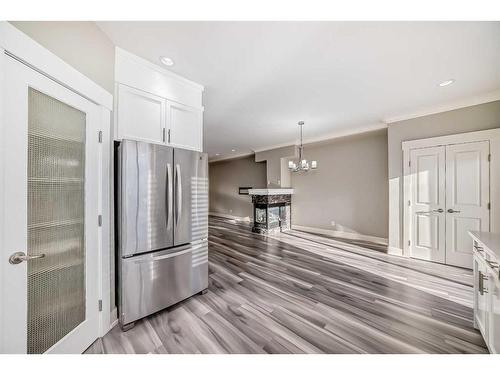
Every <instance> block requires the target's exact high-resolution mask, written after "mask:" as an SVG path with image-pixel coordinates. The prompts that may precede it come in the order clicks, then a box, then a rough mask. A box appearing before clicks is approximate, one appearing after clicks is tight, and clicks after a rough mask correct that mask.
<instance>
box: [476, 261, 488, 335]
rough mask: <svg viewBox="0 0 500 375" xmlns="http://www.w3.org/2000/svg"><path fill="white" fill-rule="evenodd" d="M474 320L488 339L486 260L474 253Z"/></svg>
mask: <svg viewBox="0 0 500 375" xmlns="http://www.w3.org/2000/svg"><path fill="white" fill-rule="evenodd" d="M473 259H474V320H475V322H476V324H477V328H479V330H480V331H481V333H482V334H483V337H484V340H485V341H486V342H487V341H488V332H487V328H488V327H487V324H486V322H487V313H488V311H487V310H488V306H487V300H488V298H487V296H488V294H487V293H488V291H487V279H488V276H487V269H486V263H485V261H484V260H483V259H482V258H481V257H480V256H479V255H476V254H474V258H473Z"/></svg>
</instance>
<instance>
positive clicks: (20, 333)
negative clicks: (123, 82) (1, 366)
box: [0, 57, 100, 353]
mask: <svg viewBox="0 0 500 375" xmlns="http://www.w3.org/2000/svg"><path fill="white" fill-rule="evenodd" d="M3 58H4V59H5V68H6V69H5V71H6V74H5V76H4V80H5V87H6V88H8V93H9V95H4V96H3V100H4V102H3V104H4V105H3V108H5V112H4V113H5V124H7V125H6V127H5V128H4V130H5V131H4V133H3V134H4V135H6V136H4V137H1V138H0V140H1V141H2V144H1V146H2V147H1V148H0V152H1V156H2V158H1V159H0V160H2V161H3V171H4V173H3V176H5V182H6V183H4V184H3V192H2V199H3V202H4V210H3V212H2V213H1V214H2V218H1V219H2V220H1V223H2V229H3V233H2V236H1V238H0V240H1V241H2V246H1V247H0V253H1V255H2V257H1V259H3V260H4V261H3V262H2V263H1V266H0V271H1V272H0V281H1V283H2V285H1V287H2V288H1V290H2V293H1V294H0V302H1V303H0V305H1V306H2V310H1V312H0V323H1V326H0V327H1V332H0V344H1V345H0V351H1V352H7V353H81V352H82V351H84V350H85V349H86V348H87V347H88V346H89V345H90V344H91V343H92V342H93V341H94V340H95V339H96V338H97V336H98V329H99V321H98V317H99V315H98V298H99V297H98V295H99V294H98V281H99V273H98V267H97V266H98V259H99V233H100V231H99V229H98V222H97V221H98V220H97V219H98V214H99V212H98V206H99V191H100V190H99V187H100V185H99V184H100V180H99V178H98V176H99V173H100V172H99V171H100V168H99V160H100V148H99V143H98V124H99V118H100V117H99V116H100V111H99V107H98V106H97V105H95V104H94V103H92V102H90V101H88V100H87V99H85V98H83V97H81V96H79V95H77V94H76V93H74V92H72V91H70V90H68V89H67V88H65V87H63V86H61V85H59V84H58V83H56V82H54V81H52V80H50V79H49V78H47V77H45V76H43V75H41V74H39V73H37V72H35V71H33V70H32V69H30V68H29V67H27V66H25V65H23V64H21V63H19V62H17V61H15V60H13V59H10V58H8V57H3Z"/></svg>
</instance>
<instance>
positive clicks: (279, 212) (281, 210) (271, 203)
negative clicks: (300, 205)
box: [248, 189, 293, 234]
mask: <svg viewBox="0 0 500 375" xmlns="http://www.w3.org/2000/svg"><path fill="white" fill-rule="evenodd" d="M248 193H249V195H251V197H252V203H253V210H254V211H253V217H254V222H253V227H252V231H253V232H255V233H261V234H273V233H278V232H281V231H286V230H289V229H290V228H291V203H292V194H293V189H250V190H249V191H248Z"/></svg>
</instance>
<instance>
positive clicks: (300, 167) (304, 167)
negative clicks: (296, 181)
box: [288, 121, 318, 172]
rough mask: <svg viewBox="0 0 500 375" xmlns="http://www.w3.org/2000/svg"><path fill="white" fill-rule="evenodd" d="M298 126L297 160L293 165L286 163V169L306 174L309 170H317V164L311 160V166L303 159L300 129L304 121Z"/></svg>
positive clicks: (290, 162) (291, 161) (291, 162)
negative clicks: (298, 144)
mask: <svg viewBox="0 0 500 375" xmlns="http://www.w3.org/2000/svg"><path fill="white" fill-rule="evenodd" d="M299 126H300V146H299V160H298V162H297V163H295V162H294V161H293V160H290V161H288V169H289V170H290V171H291V172H302V171H303V172H307V171H309V170H310V169H316V168H318V162H317V161H316V160H312V161H311V164H309V162H308V161H307V160H306V159H305V158H304V146H303V145H302V127H303V126H304V121H299Z"/></svg>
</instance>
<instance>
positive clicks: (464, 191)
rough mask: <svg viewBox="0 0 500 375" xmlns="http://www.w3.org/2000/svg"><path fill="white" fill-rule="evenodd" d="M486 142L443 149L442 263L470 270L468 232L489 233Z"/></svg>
mask: <svg viewBox="0 0 500 375" xmlns="http://www.w3.org/2000/svg"><path fill="white" fill-rule="evenodd" d="M489 149H490V147H489V142H488V141H484V142H472V143H463V144H455V145H448V146H446V263H447V264H450V265H454V266H459V267H465V268H471V267H472V251H471V249H472V239H471V238H470V236H468V234H467V233H468V231H470V230H475V231H489V209H488V203H489V201H490V197H489V162H488V154H489Z"/></svg>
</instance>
